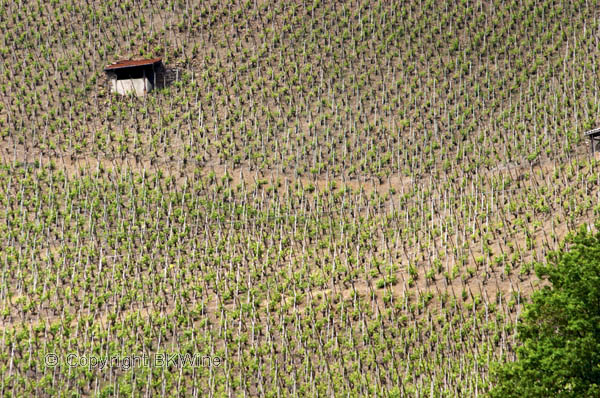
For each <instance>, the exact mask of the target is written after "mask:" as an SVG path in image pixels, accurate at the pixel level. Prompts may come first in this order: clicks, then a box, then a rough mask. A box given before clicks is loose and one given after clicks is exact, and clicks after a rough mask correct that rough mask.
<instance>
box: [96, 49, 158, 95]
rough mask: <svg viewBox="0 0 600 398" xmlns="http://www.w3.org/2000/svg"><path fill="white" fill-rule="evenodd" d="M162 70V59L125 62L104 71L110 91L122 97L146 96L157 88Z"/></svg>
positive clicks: (117, 63)
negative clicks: (159, 73)
mask: <svg viewBox="0 0 600 398" xmlns="http://www.w3.org/2000/svg"><path fill="white" fill-rule="evenodd" d="M161 68H162V59H161V58H152V59H140V60H124V61H119V62H116V63H114V64H111V65H108V66H107V67H106V68H104V71H105V72H106V74H107V75H108V79H109V81H110V91H111V92H113V93H118V94H122V95H127V94H129V93H133V94H135V95H138V96H141V95H145V94H146V93H148V92H149V91H151V90H152V89H153V88H154V87H156V75H157V72H158V71H159V70H160V69H161Z"/></svg>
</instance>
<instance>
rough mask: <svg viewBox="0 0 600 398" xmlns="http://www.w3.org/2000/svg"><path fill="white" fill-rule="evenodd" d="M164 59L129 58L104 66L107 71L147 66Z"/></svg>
mask: <svg viewBox="0 0 600 398" xmlns="http://www.w3.org/2000/svg"><path fill="white" fill-rule="evenodd" d="M160 61H162V58H160V57H159V58H152V59H136V60H134V59H128V60H123V61H118V62H115V63H114V64H111V65H108V66H107V67H106V68H104V70H105V71H108V70H114V69H121V68H134V67H136V66H147V65H154V64H157V63H159V62H160Z"/></svg>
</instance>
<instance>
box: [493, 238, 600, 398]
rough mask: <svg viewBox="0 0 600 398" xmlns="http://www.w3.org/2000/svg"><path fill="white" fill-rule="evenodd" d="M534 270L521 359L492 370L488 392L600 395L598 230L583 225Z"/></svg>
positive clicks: (523, 325)
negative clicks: (537, 282)
mask: <svg viewBox="0 0 600 398" xmlns="http://www.w3.org/2000/svg"><path fill="white" fill-rule="evenodd" d="M548 260H549V261H548V263H547V264H545V265H540V266H539V267H538V268H537V269H536V272H537V274H538V276H539V277H540V278H544V279H546V280H547V281H548V282H549V285H547V286H544V287H543V288H541V289H540V290H538V291H536V292H534V293H533V294H532V298H531V302H530V303H528V304H527V305H526V307H525V311H524V313H523V317H522V319H521V321H520V323H519V325H518V326H517V330H518V338H519V340H520V343H521V345H520V346H519V348H518V349H517V360H516V361H514V362H509V363H506V364H503V365H499V366H498V367H497V368H496V369H495V370H494V371H493V375H492V378H493V384H495V387H494V388H493V389H492V390H491V392H490V396H491V397H492V398H495V397H498V398H500V397H503V398H508V397H519V398H530V397H544V398H546V397H560V398H562V397H577V398H582V397H590V398H591V397H594V398H598V397H600V233H592V232H588V231H587V228H585V227H582V228H581V229H580V230H579V231H578V232H577V233H576V234H574V235H571V236H569V237H568V238H567V239H566V240H565V245H564V246H563V249H562V250H559V251H556V252H552V253H551V254H550V255H549V256H548Z"/></svg>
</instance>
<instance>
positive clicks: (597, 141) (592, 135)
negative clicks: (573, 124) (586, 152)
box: [585, 128, 600, 154]
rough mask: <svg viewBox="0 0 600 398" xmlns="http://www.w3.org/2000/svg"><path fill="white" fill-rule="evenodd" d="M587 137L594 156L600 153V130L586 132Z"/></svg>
mask: <svg viewBox="0 0 600 398" xmlns="http://www.w3.org/2000/svg"><path fill="white" fill-rule="evenodd" d="M585 135H586V136H588V137H589V139H590V150H591V151H592V154H593V153H594V152H596V150H598V151H600V128H596V129H593V130H590V131H586V133H585Z"/></svg>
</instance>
